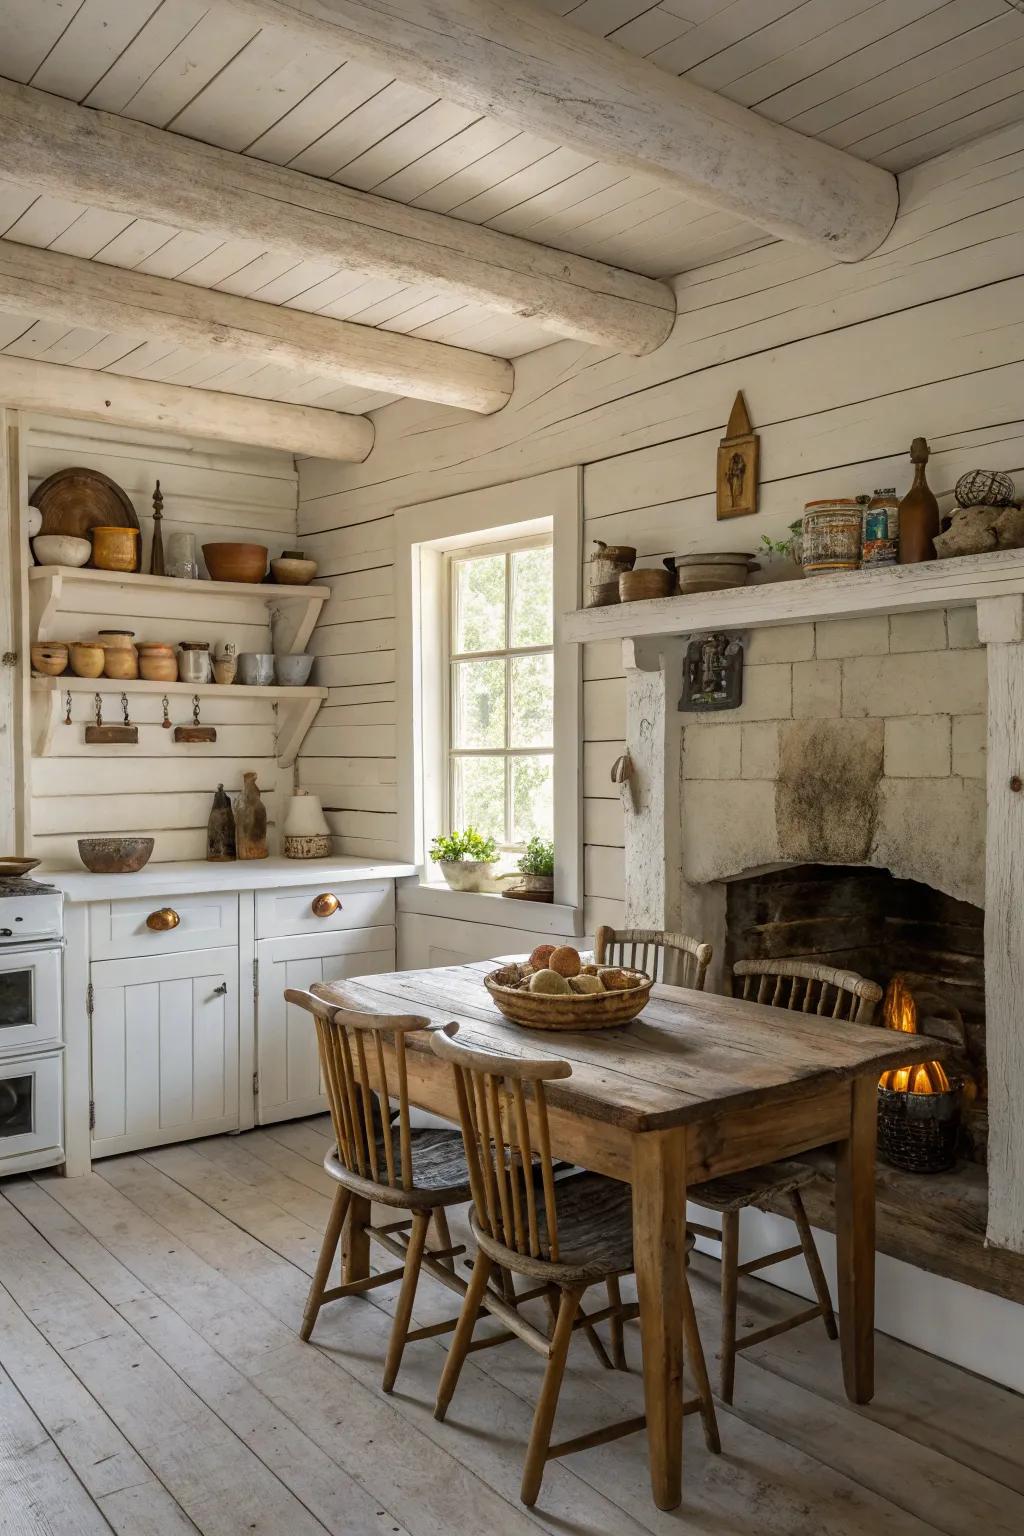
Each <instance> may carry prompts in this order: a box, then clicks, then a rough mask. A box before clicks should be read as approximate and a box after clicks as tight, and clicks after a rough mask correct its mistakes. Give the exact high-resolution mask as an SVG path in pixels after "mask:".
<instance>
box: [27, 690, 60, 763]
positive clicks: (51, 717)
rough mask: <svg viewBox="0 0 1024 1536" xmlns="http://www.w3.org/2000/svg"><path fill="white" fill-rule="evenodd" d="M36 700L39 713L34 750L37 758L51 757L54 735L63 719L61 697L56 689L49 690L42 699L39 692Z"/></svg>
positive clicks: (43, 694) (35, 697)
mask: <svg viewBox="0 0 1024 1536" xmlns="http://www.w3.org/2000/svg"><path fill="white" fill-rule="evenodd" d="M40 692H41V691H40ZM34 699H39V702H38V704H37V706H36V707H37V709H38V711H39V713H38V716H37V726H36V734H35V741H34V743H33V750H34V752H35V755H36V757H49V755H50V748H51V747H52V746H53V733H54V731H55V730H56V729H57V726H58V725H59V723H60V718H61V715H60V709H61V704H60V701H61V695H60V693H59V692H58V690H57V689H56V688H49V689H47V690H46V692H45V693H42V696H41V698H40V695H39V693H38V692H37V693H36V694H35V695H34Z"/></svg>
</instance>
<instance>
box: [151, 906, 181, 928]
mask: <svg viewBox="0 0 1024 1536" xmlns="http://www.w3.org/2000/svg"><path fill="white" fill-rule="evenodd" d="M180 922H181V918H180V917H179V916H178V914H177V912H175V910H174V908H173V907H161V908H160V910H159V912H151V913H150V914H149V916H148V917H147V918H146V927H147V928H150V929H152V931H153V932H154V933H168V932H170V930H171V929H172V928H177V926H178V924H179V923H180Z"/></svg>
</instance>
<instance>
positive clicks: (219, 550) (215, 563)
mask: <svg viewBox="0 0 1024 1536" xmlns="http://www.w3.org/2000/svg"><path fill="white" fill-rule="evenodd" d="M269 553H270V551H269V549H268V548H267V546H266V545H265V544H204V545H203V559H204V560H205V561H206V569H207V570H208V571H209V573H210V580H211V581H245V582H249V583H251V584H253V585H255V583H256V582H259V581H262V580H263V578H264V576H265V575H266V574H267V556H268V554H269Z"/></svg>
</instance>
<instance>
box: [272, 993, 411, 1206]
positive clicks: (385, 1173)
mask: <svg viewBox="0 0 1024 1536" xmlns="http://www.w3.org/2000/svg"><path fill="white" fill-rule="evenodd" d="M284 995H285V999H286V1001H287V1002H289V1003H294V1004H295V1005H296V1006H298V1007H300V1008H305V1009H306V1011H307V1012H308V1013H311V1014H312V1015H313V1018H314V1020H315V1023H316V1033H317V1047H318V1050H319V1055H320V1070H321V1072H322V1073H323V1079H324V1086H325V1088H326V1091H327V1102H328V1105H329V1106H330V1111H331V1122H332V1124H333V1127H334V1135H335V1139H336V1141H337V1144H338V1157H339V1159H340V1160H341V1162H342V1163H343V1164H344V1166H345V1168H347V1169H348V1171H349V1173H352V1174H355V1175H356V1176H357V1177H358V1178H361V1179H368V1180H372V1181H373V1183H375V1184H383V1185H387V1186H388V1187H389V1188H391V1189H403V1190H412V1189H413V1188H414V1183H413V1167H412V1140H411V1135H410V1121H409V1074H408V1063H407V1060H406V1044H405V1037H406V1035H407V1034H410V1033H411V1032H412V1031H414V1030H420V1029H427V1028H429V1021H428V1020H427V1019H422V1018H419V1017H417V1016H415V1015H397V1016H391V1015H385V1014H376V1013H358V1012H356V1011H355V1010H354V1009H351V1008H344V1007H338V1006H336V1005H335V1004H333V1003H329V1002H327V1001H326V1000H325V999H323V998H320V997H317V996H316V995H315V994H314V993H312V992H302V991H298V990H296V989H293V988H289V989H288V990H287V991H286V992H285V994H284ZM388 1037H391V1039H392V1040H393V1042H394V1052H395V1072H394V1076H395V1083H394V1084H393V1085H392V1083H391V1082H389V1080H388V1072H387V1065H386V1059H385V1054H384V1046H385V1041H386V1040H387V1039H388ZM396 1099H397V1102H398V1116H397V1122H398V1123H397V1130H398V1146H397V1149H396V1147H395V1134H394V1133H395V1129H396V1127H395V1124H394V1122H393V1121H392V1118H391V1104H392V1101H393V1100H396ZM396 1151H397V1158H396Z"/></svg>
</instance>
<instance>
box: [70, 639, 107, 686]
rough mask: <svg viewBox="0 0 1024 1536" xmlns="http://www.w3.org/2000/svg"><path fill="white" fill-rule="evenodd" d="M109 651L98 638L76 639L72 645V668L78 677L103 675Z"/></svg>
mask: <svg viewBox="0 0 1024 1536" xmlns="http://www.w3.org/2000/svg"><path fill="white" fill-rule="evenodd" d="M106 659H107V653H106V651H105V650H104V649H103V647H102V645H100V644H99V643H98V641H96V640H76V641H74V643H73V644H72V646H71V670H72V672H73V673H74V674H75V676H76V677H102V676H103V663H104V662H105V661H106Z"/></svg>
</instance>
